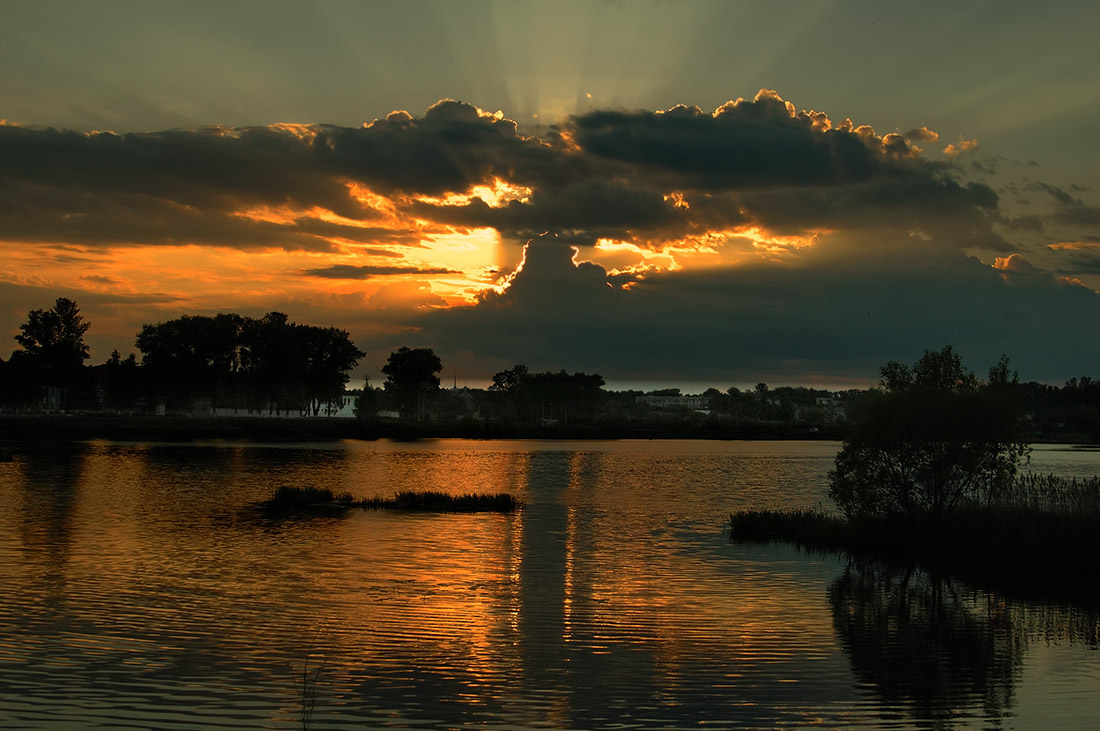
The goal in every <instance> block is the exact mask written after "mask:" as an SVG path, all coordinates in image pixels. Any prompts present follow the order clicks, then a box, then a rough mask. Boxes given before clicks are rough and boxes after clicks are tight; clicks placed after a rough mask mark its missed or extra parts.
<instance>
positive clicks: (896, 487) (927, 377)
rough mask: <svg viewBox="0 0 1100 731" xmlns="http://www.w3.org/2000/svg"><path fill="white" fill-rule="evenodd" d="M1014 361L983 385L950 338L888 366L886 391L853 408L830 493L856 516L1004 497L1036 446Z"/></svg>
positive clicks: (933, 509)
mask: <svg viewBox="0 0 1100 731" xmlns="http://www.w3.org/2000/svg"><path fill="white" fill-rule="evenodd" d="M1006 369H1007V362H1006V361H1005V360H1004V359H1002V361H1001V363H1000V364H999V365H998V366H996V367H994V368H993V369H991V371H990V375H991V378H990V382H989V383H987V384H979V382H978V380H977V378H975V376H974V374H973V373H971V372H969V371H967V370H966V369H964V368H963V366H962V361H961V359H960V358H959V356H958V354H956V353H955V351H954V350H953V349H952V348H951V347H950V346H948V347H945V348H944V349H943V350H941V351H938V352H934V351H925V353H924V356H923V357H922V358H921V359H920V360H918V361H917V363H916V364H915V365H914V366H913V368H912V369H910V368H908V367H906V366H904V365H901V364H899V363H896V362H891V363H888V364H887V365H885V366H884V367H883V368H882V386H883V388H882V390H878V391H873V392H872V393H870V394H869V395H868V396H867V397H865V398H864V400H863V401H862V403H859V404H856V405H854V407H853V408H852V410H851V413H850V415H849V416H850V419H851V421H852V432H851V434H850V435H849V437H848V439H846V440H845V442H844V446H843V447H842V449H841V450H840V452H839V453H838V454H837V457H836V464H835V466H834V468H833V470H832V471H831V472H830V473H829V495H830V497H832V499H833V500H834V501H835V502H836V504H837V506H838V507H839V508H840V509H841V510H842V511H843V512H844V514H845V515H847V516H848V517H860V516H876V515H890V514H895V513H900V514H904V515H910V516H912V515H917V514H928V515H931V516H933V517H939V516H943V515H945V514H946V513H948V512H950V511H952V510H953V509H955V508H956V507H957V506H959V505H961V504H967V503H970V504H976V503H982V502H988V501H990V500H992V499H994V498H996V496H997V495H998V494H999V493H1000V492H1002V491H1004V490H1006V489H1008V488H1009V486H1010V485H1011V484H1012V482H1013V480H1014V479H1015V477H1016V472H1017V469H1018V466H1019V464H1020V462H1021V461H1022V460H1023V459H1024V458H1025V457H1026V456H1027V454H1028V446H1027V444H1026V443H1025V442H1023V441H1022V438H1021V436H1020V434H1021V431H1020V419H1019V416H1018V412H1017V408H1016V403H1015V400H1014V399H1013V398H1012V389H1011V388H1009V386H1010V385H1011V384H1009V383H1008V382H1007V375H1006V373H1007V370H1006Z"/></svg>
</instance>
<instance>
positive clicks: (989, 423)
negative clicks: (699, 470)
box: [730, 347, 1100, 606]
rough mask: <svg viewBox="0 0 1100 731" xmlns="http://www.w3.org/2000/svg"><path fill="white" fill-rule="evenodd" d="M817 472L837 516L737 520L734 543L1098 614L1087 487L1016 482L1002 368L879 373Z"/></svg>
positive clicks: (1095, 506) (1016, 421)
mask: <svg viewBox="0 0 1100 731" xmlns="http://www.w3.org/2000/svg"><path fill="white" fill-rule="evenodd" d="M882 376H883V380H882V388H881V390H879V391H877V392H875V395H874V396H873V398H870V399H868V400H867V401H865V402H864V404H863V407H862V408H861V409H859V410H857V411H855V412H854V413H853V415H852V417H853V426H852V429H851V431H850V433H849V435H848V437H847V438H846V439H845V441H844V445H843V447H842V448H841V450H840V452H839V453H838V454H837V457H836V465H835V467H834V469H833V470H832V471H831V472H830V473H829V481H830V488H829V495H830V497H831V498H832V499H833V501H834V502H835V503H836V505H837V507H838V508H839V510H840V513H839V514H826V513H824V512H822V511H793V512H783V511H768V510H762V511H748V512H742V513H736V514H733V515H731V516H730V537H731V539H732V540H734V541H755V542H759V541H764V542H770V541H785V542H791V543H794V544H796V545H798V546H800V547H802V548H804V549H807V550H810V551H832V552H842V553H846V554H848V555H850V556H852V557H859V558H873V559H880V560H885V561H889V562H894V563H901V564H908V565H918V566H921V567H923V568H925V569H927V570H929V571H931V572H933V573H938V574H943V575H947V576H952V577H955V578H960V579H963V580H966V581H968V582H970V583H973V584H975V585H979V586H986V587H988V588H994V589H997V590H1000V591H1004V592H1008V593H1012V594H1016V595H1026V596H1036V597H1043V598H1056V599H1064V600H1070V601H1075V602H1084V603H1087V604H1089V605H1093V606H1100V587H1098V586H1097V585H1096V583H1095V582H1094V581H1093V580H1092V578H1091V577H1093V576H1096V575H1097V573H1098V569H1100V478H1090V479H1085V480H1078V479H1075V478H1069V479H1067V478H1062V477H1057V476H1054V475H1045V476H1042V475H1035V474H1031V473H1025V474H1019V468H1020V466H1021V464H1022V463H1023V462H1025V461H1026V458H1027V455H1028V447H1027V444H1026V443H1025V442H1024V441H1023V433H1024V432H1023V431H1022V429H1021V421H1022V419H1021V415H1020V410H1019V404H1018V402H1017V401H1016V400H1015V399H1013V397H1012V390H1011V385H1012V384H1013V383H1014V382H1015V377H1014V376H1010V374H1009V371H1008V364H1007V361H1006V360H1004V359H1002V361H1001V362H1000V363H998V364H997V365H996V366H994V368H992V369H990V375H989V379H988V380H987V381H986V382H984V383H982V382H979V381H978V379H977V378H976V377H975V376H974V375H973V374H972V373H970V372H969V371H967V370H965V369H964V368H963V367H962V363H961V360H960V359H959V357H958V355H957V354H956V353H955V352H954V351H953V350H952V349H951V348H949V347H948V348H944V349H943V350H941V351H928V352H926V353H925V355H924V357H923V358H921V359H920V360H919V361H918V362H917V363H916V364H915V365H914V367H913V368H911V369H910V368H908V367H906V366H903V365H900V364H898V363H890V364H888V365H887V366H885V367H883V369H882Z"/></svg>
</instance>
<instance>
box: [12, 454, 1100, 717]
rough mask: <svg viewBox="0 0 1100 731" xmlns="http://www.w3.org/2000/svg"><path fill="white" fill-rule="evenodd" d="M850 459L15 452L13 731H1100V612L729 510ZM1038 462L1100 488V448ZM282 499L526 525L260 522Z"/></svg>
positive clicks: (399, 520)
mask: <svg viewBox="0 0 1100 731" xmlns="http://www.w3.org/2000/svg"><path fill="white" fill-rule="evenodd" d="M837 446H838V445H836V444H833V443H805V442H785V443H759V442H748V443H743V442H690V441H688V442H685V441H675V442H575V443H543V442H523V441H518V442H468V441H437V442H427V443H415V444H400V443H390V442H377V443H358V442H346V443H338V444H326V445H313V444H310V445H278V446H275V445H241V444H233V443H224V444H205V445H176V446H172V445H152V444H118V443H106V442H103V443H92V444H88V445H83V446H75V447H65V448H52V449H41V450H36V451H29V452H20V453H18V454H17V455H16V458H15V461H14V462H12V463H6V464H0V598H2V601H0V727H2V728H5V729H7V728H58V729H62V728H66V729H67V728H74V727H75V728H84V727H97V726H98V727H107V728H148V727H152V728H204V727H205V728H247V729H252V728H269V729H290V728H301V727H302V726H303V720H308V721H309V723H308V726H309V727H310V728H325V729H336V728H340V729H354V728H424V729H443V728H461V727H471V728H484V729H506V728H507V729H522V728H588V729H596V728H599V729H622V728H631V729H635V728H637V729H669V728H700V727H702V728H748V727H759V728H774V727H777V726H790V727H806V726H814V725H819V726H823V727H838V726H844V727H871V728H881V727H905V728H908V727H941V728H942V727H953V726H957V727H1009V728H1036V727H1049V728H1090V727H1095V724H1096V719H1097V718H1100V652H1098V651H1097V628H1098V621H1097V617H1096V615H1095V614H1091V613H1087V612H1083V611H1080V610H1077V609H1075V608H1073V607H1066V606H1044V605H1039V604H1025V603H1019V602H1014V601H1007V600H1005V599H1004V598H1002V597H999V596H997V595H994V594H989V593H987V592H978V591H974V590H972V589H970V588H968V587H966V586H963V585H960V584H956V583H953V582H948V581H935V580H933V579H931V578H930V577H928V576H927V575H924V574H922V573H920V572H897V571H887V570H884V569H881V568H875V567H868V566H854V565H849V564H848V563H847V562H845V561H843V560H840V559H838V558H836V557H830V556H804V555H801V554H799V553H797V552H796V551H794V550H792V549H790V548H787V547H782V546H741V545H734V544H730V543H729V542H728V540H727V536H726V534H725V532H724V522H725V518H726V516H727V515H728V513H729V512H730V511H731V510H736V509H740V508H745V507H803V506H814V505H823V506H824V505H826V504H827V499H826V497H825V474H826V472H827V471H828V469H829V467H830V466H831V464H832V458H833V456H834V454H835V452H836V449H837ZM1033 463H1034V467H1035V469H1037V470H1040V471H1044V472H1046V471H1056V472H1059V473H1062V474H1076V475H1082V476H1084V475H1094V474H1097V473H1100V455H1098V454H1097V453H1095V452H1082V451H1065V450H1053V449H1046V450H1037V451H1036V453H1035V456H1034V458H1033ZM284 484H285V485H301V486H317V487H329V488H332V489H334V490H336V491H348V492H351V493H353V494H355V495H356V496H359V497H369V496H387V495H390V494H392V493H393V492H395V491H397V490H402V489H435V490H445V491H451V492H470V491H489V492H497V491H509V492H512V493H514V494H516V495H517V496H518V497H520V498H521V499H522V500H524V501H525V502H526V508H525V509H524V510H523V511H521V512H519V513H517V514H515V515H508V516H501V515H489V514H482V515H409V514H399V513H385V512H355V511H353V512H350V513H348V514H347V515H346V516H343V517H322V518H314V519H308V520H302V519H298V520H283V521H272V520H263V519H260V518H257V517H256V515H255V513H254V512H253V511H251V510H249V509H248V506H249V505H250V504H251V503H253V502H254V501H257V500H261V499H263V498H265V497H268V496H269V495H270V494H271V492H272V491H273V490H274V488H275V487H277V486H279V485H284ZM1086 578H1087V580H1095V578H1096V577H1086ZM310 709H312V717H311V718H309V717H308V713H309V710H310ZM303 714H306V716H305V718H304V717H303Z"/></svg>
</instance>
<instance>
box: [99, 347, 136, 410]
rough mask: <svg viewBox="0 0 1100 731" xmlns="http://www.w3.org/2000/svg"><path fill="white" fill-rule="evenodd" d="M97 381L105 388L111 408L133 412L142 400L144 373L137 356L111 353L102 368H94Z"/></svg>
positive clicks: (106, 397)
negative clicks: (141, 370) (142, 377)
mask: <svg viewBox="0 0 1100 731" xmlns="http://www.w3.org/2000/svg"><path fill="white" fill-rule="evenodd" d="M93 369H94V370H96V371H97V373H99V374H102V375H101V376H99V377H97V381H98V382H99V383H100V385H102V387H103V395H104V397H105V399H106V403H107V405H108V406H110V407H111V408H115V409H123V410H126V411H132V410H133V409H135V408H137V405H138V403H139V402H140V400H141V391H142V382H141V376H142V373H141V372H140V369H139V368H138V364H137V356H136V355H134V354H133V353H130V354H129V355H128V356H126V357H125V358H123V357H122V354H121V353H119V352H118V350H117V349H116V350H112V351H111V357H110V358H108V359H107V361H106V362H105V363H104V364H103V365H101V366H95V367H94V368H93Z"/></svg>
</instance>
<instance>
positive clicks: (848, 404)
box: [0, 297, 1100, 441]
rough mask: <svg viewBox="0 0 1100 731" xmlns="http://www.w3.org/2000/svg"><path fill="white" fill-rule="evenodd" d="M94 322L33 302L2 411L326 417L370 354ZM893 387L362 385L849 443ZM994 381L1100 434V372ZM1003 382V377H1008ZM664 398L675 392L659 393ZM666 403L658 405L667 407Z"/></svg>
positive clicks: (643, 427) (337, 346)
mask: <svg viewBox="0 0 1100 731" xmlns="http://www.w3.org/2000/svg"><path fill="white" fill-rule="evenodd" d="M88 328H89V323H88V322H87V321H86V320H85V319H84V317H83V316H82V315H81V313H80V309H79V307H78V306H77V305H76V303H75V302H73V301H72V300H69V299H67V298H64V297H62V298H58V299H57V300H56V302H55V304H54V306H53V307H52V308H49V309H44V310H31V311H30V312H29V313H28V315H27V319H26V321H25V322H24V323H23V324H22V325H20V328H19V334H17V335H16V336H15V340H16V342H17V343H18V345H19V349H17V350H15V351H14V352H13V353H12V355H11V357H10V358H9V359H8V360H7V361H4V360H3V359H2V358H0V407H3V408H5V409H7V410H17V411H18V410H24V411H38V410H42V409H43V408H45V409H46V410H95V409H109V410H117V411H121V412H126V413H141V412H155V411H159V410H161V409H163V410H164V411H165V412H166V413H185V412H196V411H200V412H201V411H204V410H206V411H208V410H209V409H210V408H213V407H220V408H229V409H236V410H239V411H241V412H244V413H253V414H286V413H299V414H322V413H333V412H335V411H337V410H339V409H340V408H341V407H342V406H343V404H344V402H345V400H346V399H347V398H348V395H347V386H348V382H349V379H350V372H351V370H352V369H353V368H354V367H355V366H356V365H357V364H358V363H359V360H360V359H361V358H362V357H363V356H364V355H365V354H364V352H363V351H362V350H360V349H359V348H357V347H356V346H355V344H354V343H353V342H352V340H351V338H350V336H349V335H348V333H347V332H346V331H344V330H340V329H338V328H334V327H319V326H314V325H304V324H298V323H295V322H292V321H290V319H289V318H288V317H287V315H285V314H283V313H280V312H270V313H268V314H266V315H264V316H263V317H260V318H252V317H247V316H242V315H238V314H233V313H223V314H218V315H213V316H205V315H184V316H182V317H179V318H176V319H173V320H168V321H165V322H161V323H156V324H149V325H144V326H143V327H142V328H141V331H140V332H139V333H138V334H137V335H136V338H135V347H136V349H137V351H138V353H140V358H139V356H138V355H137V353H130V354H128V355H126V356H123V355H122V354H121V353H119V352H118V351H115V352H113V353H112V354H111V356H110V357H109V358H108V359H107V361H106V362H104V363H102V364H100V365H94V366H88V365H87V364H86V361H87V360H88V358H89V349H88V346H87V344H86V342H85V335H86V333H87V332H88ZM887 368H888V369H889V370H888V371H884V374H883V382H882V385H881V386H880V387H878V388H873V389H866V390H856V389H852V390H848V391H843V392H833V391H826V390H821V389H812V388H804V387H790V386H781V387H778V388H769V387H768V385H767V384H765V383H759V384H757V385H756V387H755V388H751V389H744V390H742V389H738V388H736V387H731V388H729V389H727V390H725V391H719V390H718V389H713V388H712V389H708V390H707V391H705V392H704V393H702V394H700V395H698V396H696V397H693V398H691V399H681V398H678V397H680V396H682V394H681V393H680V391H679V390H678V389H662V390H656V391H649V392H642V391H608V390H606V388H605V382H604V379H603V377H602V376H601V375H600V374H598V373H582V372H574V373H568V372H566V371H564V370H561V371H556V372H555V371H544V372H534V371H531V370H530V369H528V368H527V366H525V365H522V364H517V365H515V366H513V367H511V368H508V369H505V370H502V371H500V372H498V373H496V374H495V375H494V376H493V378H492V383H491V385H490V386H489V387H488V389H469V388H464V389H460V390H454V389H443V388H441V387H440V378H439V375H440V373H441V372H442V370H443V363H442V361H441V359H440V358H439V356H438V355H437V354H436V353H435V352H434V351H433V350H432V349H431V348H424V347H421V348H409V347H402V348H399V349H398V350H396V351H394V352H393V353H391V354H390V356H389V359H388V360H387V362H386V365H385V366H384V367H383V369H382V371H383V374H384V375H385V376H386V379H385V382H384V383H383V385H382V387H381V388H372V387H371V386H370V384H369V381H368V382H367V383H366V384H364V386H363V388H362V389H357V393H355V410H356V413H357V415H358V416H360V418H361V419H364V420H373V419H376V418H377V416H378V415H379V414H382V415H384V416H390V417H400V418H402V419H406V420H410V421H421V422H437V423H448V422H455V421H461V420H467V421H470V420H481V421H482V422H494V423H498V424H501V425H504V427H506V429H507V428H509V425H526V426H528V427H532V426H538V427H554V426H559V427H561V426H569V427H575V426H590V427H593V428H596V429H602V430H603V431H606V432H608V433H612V432H622V433H633V432H645V431H647V430H648V431H650V432H660V433H664V434H668V435H676V434H685V435H687V434H691V435H695V436H730V435H735V436H736V435H741V436H749V437H762V436H774V437H787V436H813V435H814V434H817V435H819V436H828V437H837V438H840V437H843V436H844V435H846V434H847V433H849V432H851V430H852V429H854V428H855V426H854V425H853V423H852V420H851V419H850V418H849V417H850V414H851V413H858V412H859V410H860V409H861V408H863V405H864V404H866V403H873V401H874V399H875V398H876V394H881V392H883V391H898V390H900V389H901V386H900V384H901V383H902V381H901V380H899V379H901V378H902V375H903V374H904V370H903V369H902V367H901V366H897V365H896V364H888V366H887ZM996 368H997V371H996V373H993V372H991V377H993V376H996V377H997V378H1001V379H1002V381H1003V383H1000V385H999V386H998V388H999V389H1001V391H1003V392H1004V393H1005V394H1006V396H1010V397H1011V399H1012V400H1013V403H1014V404H1016V405H1017V407H1018V408H1019V410H1020V412H1021V413H1022V414H1023V419H1024V427H1025V429H1026V430H1027V433H1028V434H1029V436H1030V437H1031V438H1033V439H1036V440H1041V439H1053V440H1057V439H1069V440H1074V441H1089V440H1091V441H1100V379H1092V378H1089V377H1082V378H1074V379H1071V380H1070V381H1067V382H1066V383H1065V384H1064V386H1062V387H1058V386H1051V385H1046V384H1040V383H1035V382H1030V383H1025V382H1021V381H1020V380H1019V379H1018V377H1013V378H1008V377H1007V375H1006V369H1007V361H1004V362H1001V363H999V364H998V365H997V367H996ZM1002 377H1003V378H1002ZM653 397H666V398H653ZM656 404H659V405H656Z"/></svg>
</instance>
